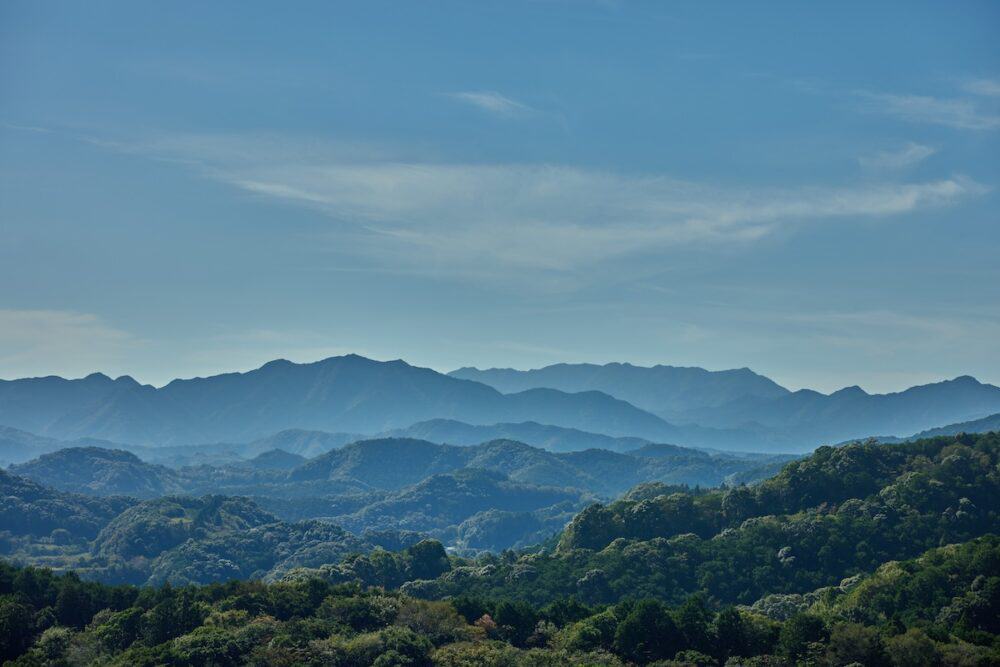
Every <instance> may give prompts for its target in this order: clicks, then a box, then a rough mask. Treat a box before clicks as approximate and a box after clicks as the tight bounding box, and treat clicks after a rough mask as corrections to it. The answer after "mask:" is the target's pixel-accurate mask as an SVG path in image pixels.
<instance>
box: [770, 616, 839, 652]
mask: <svg viewBox="0 0 1000 667" xmlns="http://www.w3.org/2000/svg"><path fill="white" fill-rule="evenodd" d="M826 637H827V632H826V626H825V625H823V620H822V619H820V618H819V617H818V616H813V615H812V614H796V615H795V616H793V617H791V618H790V619H788V621H786V622H785V624H784V626H782V628H781V634H780V635H779V636H778V652H779V653H780V654H781V655H782V656H784V657H786V658H788V659H790V660H798V659H799V658H801V657H803V656H804V655H806V654H807V653H808V652H809V650H810V646H809V644H811V643H815V642H822V641H824V640H825V639H826Z"/></svg>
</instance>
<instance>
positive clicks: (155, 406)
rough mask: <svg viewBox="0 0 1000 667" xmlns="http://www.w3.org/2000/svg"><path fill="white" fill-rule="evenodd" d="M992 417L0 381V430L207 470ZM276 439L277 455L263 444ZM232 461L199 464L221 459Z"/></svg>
mask: <svg viewBox="0 0 1000 667" xmlns="http://www.w3.org/2000/svg"><path fill="white" fill-rule="evenodd" d="M470 378H475V379H470ZM484 383H490V384H493V385H495V386H490V385H489V384H484ZM541 383H548V384H547V385H543V384H541ZM549 385H554V386H549ZM504 392H508V393H504ZM997 412H1000V388H998V387H995V386H992V385H988V384H982V383H980V382H978V381H977V380H975V379H974V378H971V377H967V376H963V377H960V378H956V379H954V380H949V381H945V382H939V383H934V384H928V385H923V386H919V387H913V388H910V389H907V390H906V391H903V392H899V393H893V394H867V393H865V392H864V391H863V390H861V389H860V388H858V387H850V388H847V389H843V390H841V391H838V392H834V393H832V394H821V393H819V392H815V391H811V390H800V391H795V392H790V391H788V390H787V389H785V388H783V387H781V386H780V385H778V384H776V383H774V382H773V381H771V380H769V379H768V378H766V377H763V376H761V375H758V374H756V373H753V372H752V371H750V370H748V369H739V370H733V371H719V372H711V371H706V370H703V369H698V368H675V367H670V366H655V367H652V368H643V367H638V366H631V365H628V364H608V365H605V366H595V365H592V364H560V365H557V366H549V367H546V368H543V369H538V370H535V371H514V370H509V369H506V370H496V369H493V370H488V371H479V370H476V369H472V368H464V369H460V370H458V371H455V372H453V373H452V374H450V375H444V374H441V373H438V372H436V371H433V370H430V369H427V368H418V367H414V366H410V365H409V364H407V363H405V362H403V361H389V362H379V361H373V360H371V359H365V358H363V357H359V356H356V355H347V356H343V357H331V358H329V359H325V360H323V361H318V362H315V363H309V364H294V363H291V362H288V361H283V360H279V361H273V362H270V363H267V364H265V365H264V366H262V367H261V368H258V369H256V370H253V371H250V372H247V373H229V374H224V375H217V376H213V377H208V378H195V379H190V380H175V381H173V382H171V383H170V384H168V385H166V386H165V387H162V388H155V387H152V386H149V385H140V384H139V383H137V382H136V381H135V380H133V379H132V378H129V377H120V378H118V379H115V380H113V379H111V378H109V377H107V376H105V375H101V374H93V375H90V376H87V377H86V378H83V379H79V380H66V379H63V378H59V377H45V378H31V379H22V380H8V381H0V424H4V425H6V426H8V427H13V428H15V429H20V430H24V431H29V432H33V433H36V434H38V435H40V436H43V437H49V438H56V439H60V440H74V439H81V438H83V439H101V440H104V441H113V442H118V443H128V444H129V445H130V446H132V447H136V446H149V447H163V446H171V447H174V448H176V449H174V452H175V453H176V455H177V456H180V457H190V458H191V459H192V460H194V459H196V458H197V457H198V456H199V455H207V452H208V451H209V450H210V448H206V447H205V446H204V443H247V442H253V441H261V443H260V447H259V448H258V449H257V451H256V452H254V453H255V454H259V453H261V452H263V451H266V450H267V449H283V450H285V451H288V452H290V453H294V454H299V455H303V456H312V455H315V454H318V453H321V452H322V451H325V450H328V449H330V448H331V447H336V446H340V445H342V444H344V443H346V442H351V441H352V440H356V439H358V438H359V437H364V436H367V437H371V436H375V435H379V434H391V435H398V436H407V437H413V436H416V437H420V438H426V439H430V440H436V441H441V442H453V443H459V444H472V443H474V442H482V441H484V440H488V439H495V438H511V439H518V440H524V441H527V442H529V443H531V444H536V445H540V446H545V447H548V448H551V449H554V450H562V451H568V450H576V449H581V448H584V447H590V446H594V447H601V448H607V449H612V450H616V451H622V450H624V449H627V448H633V447H632V444H631V443H634V444H635V446H636V447H638V446H642V444H643V442H644V441H645V442H654V443H671V444H675V445H684V446H693V447H703V448H716V449H724V450H741V451H786V452H803V451H808V450H810V449H812V448H814V447H815V446H817V445H820V444H826V443H833V442H840V441H844V440H848V439H854V438H863V437H867V436H871V435H876V436H877V435H896V436H907V435H909V434H912V433H916V432H918V431H924V430H926V429H930V428H935V427H938V426H940V425H942V424H950V423H956V422H963V421H968V420H975V419H980V418H983V417H985V416H987V415H990V414H994V413H997ZM654 413H655V414H654ZM283 431H284V432H285V434H284V436H283V437H285V438H287V439H290V444H289V445H288V446H284V445H282V444H281V443H274V442H271V443H267V442H263V440H266V439H268V438H274V437H276V436H275V435H274V434H276V433H279V432H283ZM318 432H323V433H322V435H318ZM87 442H88V441H83V442H81V443H80V444H87ZM91 444H93V443H91ZM194 445H198V447H197V448H190V449H185V448H186V447H190V446H194ZM39 446H40V447H44V446H45V445H44V444H42V443H41V442H39ZM228 446H229V445H226V444H218V445H212V448H214V449H211V451H213V452H219V455H220V456H226V455H227V454H226V452H227V451H228V450H227V449H226V447H228ZM232 447H234V448H235V449H239V448H240V447H241V446H240V445H233V446H232ZM213 456H214V455H213ZM3 458H4V457H3V443H2V433H0V460H2V459H3ZM206 462H211V461H206Z"/></svg>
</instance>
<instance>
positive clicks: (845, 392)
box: [830, 384, 868, 396]
mask: <svg viewBox="0 0 1000 667" xmlns="http://www.w3.org/2000/svg"><path fill="white" fill-rule="evenodd" d="M830 395H831V396H868V392H866V391H865V390H864V389H862V388H861V387H859V386H858V385H856V384H853V385H851V386H850V387H844V388H843V389H839V390H837V391H835V392H833V393H832V394H830Z"/></svg>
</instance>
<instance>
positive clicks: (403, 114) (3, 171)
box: [0, 0, 1000, 392]
mask: <svg viewBox="0 0 1000 667" xmlns="http://www.w3.org/2000/svg"><path fill="white" fill-rule="evenodd" d="M998 185H1000V4H998V3H995V2H964V1H953V2H947V3H942V2H919V1H906V2H898V3H893V2H880V3H871V2H838V3H822V4H821V3H801V2H770V3H726V4H722V3H715V2H700V1H699V2H677V3H662V2H649V3H641V2H628V1H622V2H614V1H604V2H591V1H588V0H580V1H578V2H569V1H565V2H563V1H558V0H536V1H532V2H517V1H512V0H504V1H503V2H475V3H469V2H443V1H442V2H427V3H411V2H393V3H390V2H380V1H378V0H366V1H364V2H338V3H327V2H295V3H271V2H225V1H220V2H213V3H195V2H170V3H163V2H143V1H138V2H136V1H129V2H104V1H100V0H95V1H93V2H87V3H80V2H65V3H64V2H51V1H49V2H37V1H35V0H28V1H23V2H22V1H20V0H7V1H5V2H3V3H0V378H8V379H9V378H15V377H25V376H40V375H48V374H60V375H63V376H66V377H81V376H84V375H86V374H88V373H90V372H92V371H103V372H105V373H107V374H109V375H111V376H113V377H114V376H118V375H122V374H128V375H131V376H133V377H135V378H136V379H138V380H140V381H141V382H148V383H151V384H155V385H162V384H164V383H166V382H168V381H169V380H170V379H172V378H175V377H193V376H204V375H210V374H214V373H219V372H226V371H243V370H249V369H251V368H255V367H257V366H260V365H261V364H263V363H264V362H266V361H268V360H270V359H275V358H286V359H291V360H293V361H312V360H316V359H320V358H323V357H326V356H332V355H337V354H345V353H349V352H354V353H358V354H362V355H365V356H370V357H373V358H377V359H397V358H402V359H405V360H407V361H409V362H410V363H413V364H416V365H420V366H428V367H432V368H435V369H438V370H442V371H447V370H451V369H454V368H457V367H459V366H466V365H472V366H479V367H492V366H501V367H515V368H534V367H539V366H543V365H546V364H550V363H557V362H582V361H587V362H596V363H604V362H609V361H626V362H631V363H634V364H642V365H653V364H670V365H684V366H687V365H694V366H702V367H705V368H709V369H713V370H716V369H725V368H739V367H744V366H746V367H750V368H752V369H754V370H755V371H757V372H759V373H763V374H765V375H767V376H769V377H771V378H773V379H775V380H776V381H778V382H779V383H781V384H783V385H785V386H788V387H790V388H793V389H796V388H800V387H811V388H814V389H818V390H821V391H832V390H835V389H838V388H840V387H844V386H849V385H860V386H861V387H863V388H864V389H866V390H868V391H872V392H886V391H897V390H900V389H903V388H905V387H907V386H910V385H914V384H920V383H924V382H930V381H936V380H940V379H944V378H951V377H955V376H958V375H963V374H969V375H973V376H975V377H977V378H979V379H980V380H981V381H984V382H993V383H1000V261H998V258H1000V214H998V211H1000V208H998V204H1000V193H998Z"/></svg>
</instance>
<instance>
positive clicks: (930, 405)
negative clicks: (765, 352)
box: [450, 364, 1000, 450]
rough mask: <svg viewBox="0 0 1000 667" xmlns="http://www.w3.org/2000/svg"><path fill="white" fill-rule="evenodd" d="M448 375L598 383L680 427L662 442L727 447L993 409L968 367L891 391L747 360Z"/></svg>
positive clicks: (533, 383)
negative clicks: (821, 380) (782, 377)
mask: <svg viewBox="0 0 1000 667" xmlns="http://www.w3.org/2000/svg"><path fill="white" fill-rule="evenodd" d="M450 375H452V376H453V377H459V378H463V379H468V380H476V381H478V382H483V383H485V384H489V385H490V386H493V387H494V388H496V389H498V390H500V391H525V390H528V389H530V388H533V387H535V388H536V387H542V386H546V387H551V388H555V389H561V390H563V391H592V390H597V391H601V392H604V393H607V394H609V395H611V396H615V397H616V398H620V399H623V400H626V401H629V402H631V403H633V404H634V405H636V406H637V407H640V408H643V409H646V410H649V411H651V412H653V413H655V414H657V415H659V416H661V417H663V418H665V419H668V420H671V421H672V422H674V426H675V428H676V429H677V430H678V431H680V434H679V435H675V438H674V439H673V440H670V442H674V443H676V444H683V445H696V446H697V445H700V446H726V445H721V443H725V442H727V441H728V440H730V439H731V440H732V441H733V442H732V443H731V444H729V445H728V446H729V447H732V448H740V449H746V448H747V447H737V445H736V443H737V442H738V441H740V440H742V441H743V442H757V443H763V445H764V447H770V448H774V449H782V450H784V449H785V448H788V447H791V448H792V449H794V448H796V447H798V448H799V449H803V448H811V447H814V446H816V445H819V444H823V443H830V442H840V441H845V440H850V439H855V438H864V437H867V436H872V435H877V434H893V435H896V436H903V437H905V436H908V435H910V434H914V433H917V432H921V431H925V430H927V429H932V428H934V427H937V426H940V425H942V424H947V423H952V422H965V421H968V420H975V419H979V418H982V417H984V416H986V415H989V414H992V413H996V412H997V411H1000V387H995V386H993V385H990V384H983V383H981V382H979V381H978V380H976V379H975V378H973V377H969V376H961V377H957V378H955V379H954V380H946V381H943V382H937V383H933V384H927V385H921V386H916V387H911V388H909V389H907V390H905V391H901V392H897V393H890V394H868V393H867V392H865V391H864V390H862V389H861V388H860V387H847V388H845V389H841V390H840V391H836V392H833V393H831V394H822V393H820V392H817V391H812V390H810V389H802V390H799V391H794V392H792V391H789V390H787V389H785V388H784V387H781V386H780V385H778V384H777V383H775V382H773V381H771V380H769V379H768V378H766V377H764V376H761V375H758V374H756V373H754V372H753V371H750V370H749V369H746V368H743V369H738V370H729V371H715V372H712V371H706V370H704V369H701V368H678V367H673V366H654V367H652V368H644V367H641V366H632V365H630V364H606V365H604V366H595V365H593V364H557V365H554V366H546V367H545V368H540V369H536V370H529V371H518V370H512V369H489V370H478V369H475V368H460V369H458V370H456V371H452V373H450ZM693 425H697V426H698V427H700V429H701V430H700V431H697V430H695V429H693Z"/></svg>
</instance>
